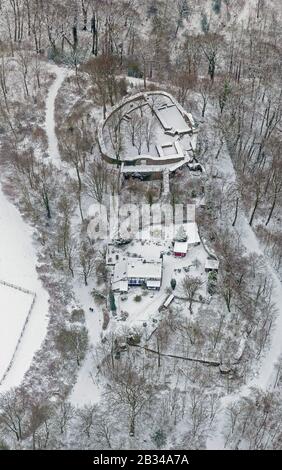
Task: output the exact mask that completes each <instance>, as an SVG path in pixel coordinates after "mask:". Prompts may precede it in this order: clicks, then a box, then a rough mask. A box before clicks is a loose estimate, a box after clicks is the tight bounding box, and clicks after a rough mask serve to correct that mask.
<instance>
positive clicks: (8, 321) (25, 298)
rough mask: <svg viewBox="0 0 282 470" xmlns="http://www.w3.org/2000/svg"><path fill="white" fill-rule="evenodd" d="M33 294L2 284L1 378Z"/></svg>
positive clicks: (0, 305) (0, 319) (0, 288)
mask: <svg viewBox="0 0 282 470" xmlns="http://www.w3.org/2000/svg"><path fill="white" fill-rule="evenodd" d="M32 301H33V295H32V294H27V293H25V292H22V291H20V290H18V289H14V288H12V287H9V286H5V285H3V284H0V322H1V329H0V380H1V379H2V377H3V375H4V374H5V371H6V369H7V367H8V366H9V364H10V361H11V359H12V357H13V354H14V351H15V348H16V346H17V343H18V341H19V338H20V336H21V332H22V330H23V327H24V324H25V321H26V318H27V316H28V312H29V310H30V307H31V304H32Z"/></svg>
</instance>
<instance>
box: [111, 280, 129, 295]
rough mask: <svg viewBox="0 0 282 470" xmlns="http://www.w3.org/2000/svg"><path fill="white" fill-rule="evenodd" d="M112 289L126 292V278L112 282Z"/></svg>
mask: <svg viewBox="0 0 282 470" xmlns="http://www.w3.org/2000/svg"><path fill="white" fill-rule="evenodd" d="M113 290H114V291H119V292H128V281H127V279H126V280H125V281H118V282H116V283H115V284H113Z"/></svg>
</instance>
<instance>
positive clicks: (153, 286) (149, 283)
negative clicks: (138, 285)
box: [146, 280, 161, 289]
mask: <svg viewBox="0 0 282 470" xmlns="http://www.w3.org/2000/svg"><path fill="white" fill-rule="evenodd" d="M146 284H147V287H148V289H159V288H160V287H161V280H159V281H147V282H146Z"/></svg>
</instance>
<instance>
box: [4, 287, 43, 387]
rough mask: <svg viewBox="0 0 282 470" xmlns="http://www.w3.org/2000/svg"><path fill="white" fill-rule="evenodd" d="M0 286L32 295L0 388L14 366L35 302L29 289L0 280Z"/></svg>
mask: <svg viewBox="0 0 282 470" xmlns="http://www.w3.org/2000/svg"><path fill="white" fill-rule="evenodd" d="M0 284H1V285H3V286H6V287H10V288H12V289H16V290H19V291H21V292H24V293H25V294H29V295H32V297H33V300H32V303H31V306H30V308H29V311H28V314H27V316H26V319H25V322H24V325H23V327H22V331H21V334H20V337H19V339H18V341H17V344H16V347H15V350H14V352H13V355H12V357H11V359H10V361H9V364H8V366H7V368H6V370H5V372H4V374H3V376H2V378H1V379H0V386H1V385H2V383H3V382H4V380H5V379H6V377H7V375H8V373H9V371H10V369H11V367H12V366H13V364H14V360H15V356H16V353H17V351H18V349H19V346H20V343H21V340H22V337H23V335H24V332H25V329H26V326H27V324H28V321H29V318H30V315H31V312H32V310H33V307H34V304H35V301H36V293H35V292H32V291H31V290H29V289H25V288H23V287H20V286H16V285H15V284H11V283H9V282H6V281H1V280H0Z"/></svg>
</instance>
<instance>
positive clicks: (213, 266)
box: [205, 258, 219, 273]
mask: <svg viewBox="0 0 282 470" xmlns="http://www.w3.org/2000/svg"><path fill="white" fill-rule="evenodd" d="M218 268H219V261H218V260H217V259H215V258H208V259H207V261H206V264H205V271H206V273H210V272H211V271H215V272H218Z"/></svg>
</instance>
